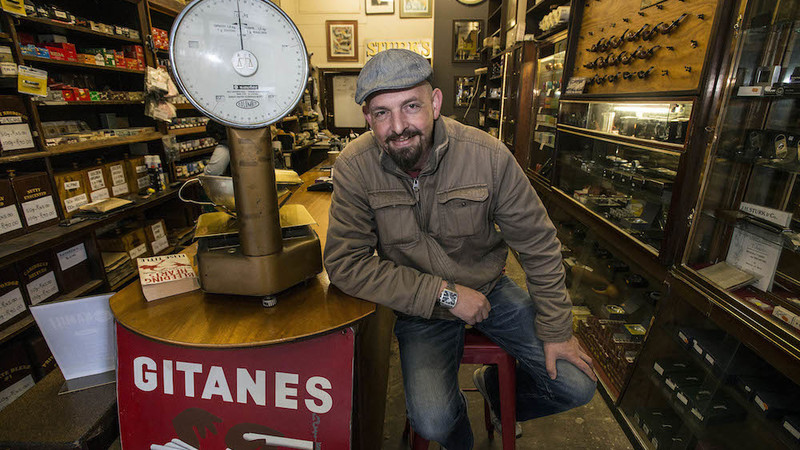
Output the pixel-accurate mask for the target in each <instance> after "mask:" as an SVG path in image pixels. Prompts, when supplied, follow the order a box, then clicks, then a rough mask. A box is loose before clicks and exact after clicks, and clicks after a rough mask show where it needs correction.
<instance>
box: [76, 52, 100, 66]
mask: <svg viewBox="0 0 800 450" xmlns="http://www.w3.org/2000/svg"><path fill="white" fill-rule="evenodd" d="M78 62H79V63H83V64H92V65H97V58H95V56H94V55H89V54H86V53H78Z"/></svg>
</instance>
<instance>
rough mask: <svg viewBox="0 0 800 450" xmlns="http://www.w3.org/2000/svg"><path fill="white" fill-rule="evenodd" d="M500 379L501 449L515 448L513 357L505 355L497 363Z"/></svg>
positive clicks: (509, 449) (515, 403) (515, 395)
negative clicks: (503, 358)
mask: <svg viewBox="0 0 800 450" xmlns="http://www.w3.org/2000/svg"><path fill="white" fill-rule="evenodd" d="M497 372H498V378H499V381H500V411H501V412H500V416H501V417H500V422H501V423H502V424H503V450H515V449H516V442H517V436H516V434H517V433H516V428H517V393H516V386H517V374H516V362H515V361H514V358H512V357H510V356H507V357H506V358H505V361H504V362H502V363H499V364H498V365H497Z"/></svg>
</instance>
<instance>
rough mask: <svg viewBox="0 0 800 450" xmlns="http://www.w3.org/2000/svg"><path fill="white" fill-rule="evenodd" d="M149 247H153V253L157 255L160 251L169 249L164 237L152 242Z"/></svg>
mask: <svg viewBox="0 0 800 450" xmlns="http://www.w3.org/2000/svg"><path fill="white" fill-rule="evenodd" d="M151 245H152V246H153V253H154V254H158V253H159V252H160V251H161V250H164V249H165V248H167V247H169V242H168V241H167V237H166V236H164V237H162V238H159V239H156V240H155V241H153V243H152V244H151Z"/></svg>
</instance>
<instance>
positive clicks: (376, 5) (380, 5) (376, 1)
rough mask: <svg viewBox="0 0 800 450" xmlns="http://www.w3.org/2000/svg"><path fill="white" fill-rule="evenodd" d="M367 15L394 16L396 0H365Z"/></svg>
mask: <svg viewBox="0 0 800 450" xmlns="http://www.w3.org/2000/svg"><path fill="white" fill-rule="evenodd" d="M364 1H365V2H366V5H365V6H366V8H365V12H366V13H367V14H394V0H364Z"/></svg>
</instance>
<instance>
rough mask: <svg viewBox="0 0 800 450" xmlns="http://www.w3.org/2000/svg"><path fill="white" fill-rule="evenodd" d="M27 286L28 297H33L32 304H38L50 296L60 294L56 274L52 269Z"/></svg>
mask: <svg viewBox="0 0 800 450" xmlns="http://www.w3.org/2000/svg"><path fill="white" fill-rule="evenodd" d="M26 287H27V289H28V297H29V298H30V299H31V305H38V304H39V303H42V302H43V301H45V300H47V299H48V298H50V297H52V296H54V295H56V294H58V283H56V274H55V272H53V271H52V270H51V271H50V272H47V273H46V274H44V275H43V276H41V277H39V278H37V279H35V280H33V281H31V282H30V283H28V286H26Z"/></svg>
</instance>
